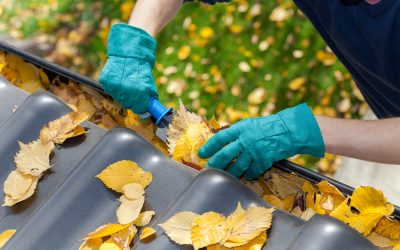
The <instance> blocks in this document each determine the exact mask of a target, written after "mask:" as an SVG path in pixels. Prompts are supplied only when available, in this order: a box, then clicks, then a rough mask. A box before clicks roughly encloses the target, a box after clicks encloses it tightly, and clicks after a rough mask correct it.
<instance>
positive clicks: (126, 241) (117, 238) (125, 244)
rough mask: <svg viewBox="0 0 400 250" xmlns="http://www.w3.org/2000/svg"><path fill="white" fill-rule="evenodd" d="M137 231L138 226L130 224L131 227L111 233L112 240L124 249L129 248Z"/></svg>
mask: <svg viewBox="0 0 400 250" xmlns="http://www.w3.org/2000/svg"><path fill="white" fill-rule="evenodd" d="M136 233H137V228H136V227H135V226H134V225H132V224H131V225H129V227H127V228H125V229H123V230H121V231H119V232H117V233H114V234H112V235H111V239H112V241H113V242H114V243H115V244H117V245H118V246H119V247H120V248H122V249H129V245H130V244H131V242H132V240H133V238H134V237H135V235H136Z"/></svg>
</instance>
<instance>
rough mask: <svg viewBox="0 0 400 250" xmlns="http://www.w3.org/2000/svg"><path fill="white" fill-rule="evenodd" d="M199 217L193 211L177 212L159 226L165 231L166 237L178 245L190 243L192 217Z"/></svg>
mask: <svg viewBox="0 0 400 250" xmlns="http://www.w3.org/2000/svg"><path fill="white" fill-rule="evenodd" d="M197 217H199V215H198V214H195V213H193V212H188V211H184V212H179V213H177V214H175V215H173V216H172V217H171V218H169V219H168V220H167V221H165V222H164V223H161V224H159V226H160V227H161V228H162V229H163V230H164V231H165V233H166V234H167V235H168V237H169V238H170V239H171V240H173V241H174V242H176V243H178V244H179V245H191V244H192V236H191V228H192V223H193V221H194V219H196V218H197Z"/></svg>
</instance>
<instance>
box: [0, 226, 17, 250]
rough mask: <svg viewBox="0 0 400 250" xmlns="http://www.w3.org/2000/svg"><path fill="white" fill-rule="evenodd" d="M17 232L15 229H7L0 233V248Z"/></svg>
mask: <svg viewBox="0 0 400 250" xmlns="http://www.w3.org/2000/svg"><path fill="white" fill-rule="evenodd" d="M16 232H17V230H15V229H9V230H6V231H4V232H2V233H1V234H0V249H1V248H2V247H3V246H4V245H5V244H6V243H7V241H9V240H10V239H11V238H12V237H13V235H14V234H15V233H16Z"/></svg>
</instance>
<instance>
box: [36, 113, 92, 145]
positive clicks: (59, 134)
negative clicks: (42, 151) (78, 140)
mask: <svg viewBox="0 0 400 250" xmlns="http://www.w3.org/2000/svg"><path fill="white" fill-rule="evenodd" d="M87 119H88V115H87V114H85V113H79V112H71V113H68V114H66V115H64V116H62V117H60V118H58V119H56V120H54V121H51V122H49V124H48V125H47V126H46V127H44V128H42V130H41V131H40V139H41V140H42V142H43V143H47V142H50V141H52V142H54V143H56V144H62V143H64V141H65V140H67V139H68V138H71V137H75V136H78V135H81V134H84V133H85V130H84V129H83V128H82V127H80V126H79V124H81V123H82V122H84V121H85V120H87Z"/></svg>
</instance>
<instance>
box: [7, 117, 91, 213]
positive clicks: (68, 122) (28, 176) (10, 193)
mask: <svg viewBox="0 0 400 250" xmlns="http://www.w3.org/2000/svg"><path fill="white" fill-rule="evenodd" d="M86 119H87V115H86V114H80V113H77V112H71V113H69V114H66V115H64V116H62V117H60V118H59V119H56V120H54V121H51V122H49V124H48V125H47V126H44V127H43V128H42V130H41V131H40V139H37V140H35V141H33V142H30V143H29V144H24V143H22V142H18V143H19V147H20V150H19V151H18V152H17V154H16V155H15V158H14V161H15V165H16V169H15V170H13V171H12V172H11V173H10V174H9V175H8V177H7V179H6V180H5V182H4V187H3V191H4V194H5V195H4V204H3V206H13V205H15V204H17V203H19V202H21V201H24V200H26V199H28V198H29V197H31V196H32V195H33V194H34V192H35V190H36V187H37V184H38V181H39V179H40V178H41V177H42V175H43V174H44V172H46V171H47V170H48V169H50V168H51V167H52V165H50V155H51V153H52V152H53V149H54V143H57V144H62V143H64V142H65V140H67V139H68V138H72V137H76V136H79V135H82V134H84V133H86V132H85V130H84V129H83V128H82V127H81V126H79V124H80V123H82V122H83V121H85V120H86Z"/></svg>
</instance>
